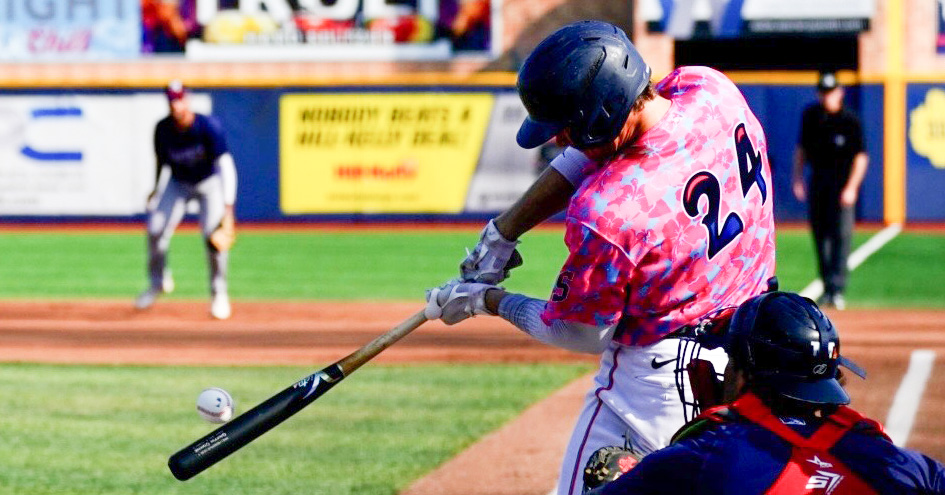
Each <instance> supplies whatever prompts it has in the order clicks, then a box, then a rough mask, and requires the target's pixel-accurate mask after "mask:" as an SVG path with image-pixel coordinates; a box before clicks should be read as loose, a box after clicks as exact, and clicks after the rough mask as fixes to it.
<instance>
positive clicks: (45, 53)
mask: <svg viewBox="0 0 945 495" xmlns="http://www.w3.org/2000/svg"><path fill="white" fill-rule="evenodd" d="M4 5H5V6H4V11H3V13H2V15H3V23H2V24H0V60H29V61H35V60H78V61H83V60H102V59H116V58H133V57H139V56H140V53H141V8H140V4H139V0H7V1H6V2H4Z"/></svg>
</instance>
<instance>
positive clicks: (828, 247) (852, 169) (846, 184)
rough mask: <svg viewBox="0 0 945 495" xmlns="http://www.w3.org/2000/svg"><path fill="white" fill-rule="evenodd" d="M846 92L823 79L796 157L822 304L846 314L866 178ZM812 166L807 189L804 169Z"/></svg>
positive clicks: (827, 76)
mask: <svg viewBox="0 0 945 495" xmlns="http://www.w3.org/2000/svg"><path fill="white" fill-rule="evenodd" d="M843 93H844V89H843V87H842V86H841V85H840V84H839V82H838V81H837V76H836V75H835V74H834V73H832V72H825V73H822V74H821V75H820V79H819V81H818V83H817V95H818V97H817V99H818V102H817V103H813V104H811V105H809V106H808V107H807V108H806V109H804V114H803V116H802V118H801V132H800V137H799V139H798V147H797V151H796V152H795V155H794V174H793V175H794V180H793V189H794V196H796V197H797V199H798V200H799V201H805V200H808V199H809V200H810V202H809V205H808V214H809V218H810V225H811V230H813V233H814V244H815V245H816V248H817V262H818V267H819V270H820V278H821V280H823V282H824V294H823V296H822V297H821V298H820V299H819V300H818V302H819V303H820V304H821V305H823V306H827V307H835V308H837V309H844V308H845V306H846V301H845V300H844V297H843V291H844V289H845V288H846V284H847V257H848V256H849V254H850V242H851V240H852V237H853V222H854V206H855V205H856V199H857V195H858V194H859V190H860V184H861V183H862V182H863V176H864V175H865V174H866V166H867V160H868V159H867V155H866V152H865V150H864V144H863V130H862V127H861V126H860V121H859V119H858V118H857V117H856V116H855V115H853V114H852V113H850V112H849V111H848V110H847V109H846V108H844V107H843V96H844V94H843ZM805 163H810V165H811V173H810V182H809V183H808V185H809V187H805V182H804V164H805Z"/></svg>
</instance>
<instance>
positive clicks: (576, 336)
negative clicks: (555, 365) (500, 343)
mask: <svg viewBox="0 0 945 495" xmlns="http://www.w3.org/2000/svg"><path fill="white" fill-rule="evenodd" d="M498 292H499V291H497V290H490V291H488V292H486V307H487V309H489V310H490V311H491V309H492V308H489V306H490V301H489V296H490V294H492V295H493V297H495V298H497V299H498V300H499V303H498V307H497V308H496V309H497V310H498V314H499V316H501V317H502V318H504V319H505V320H507V321H508V322H509V323H511V324H513V325H515V326H516V328H518V329H519V330H521V331H523V332H525V333H527V334H528V335H531V336H532V337H534V338H535V339H537V340H538V341H540V342H543V343H545V344H548V345H553V346H555V347H561V348H563V349H567V350H569V351H574V352H582V353H587V354H600V353H601V352H603V351H604V349H606V348H607V345H608V344H609V343H610V341H611V340H612V339H613V336H614V330H615V328H616V326H615V325H611V326H607V327H596V326H593V325H587V324H584V323H578V322H576V321H566V320H555V321H553V322H552V324H551V325H546V324H545V322H544V321H542V319H541V313H542V311H544V309H545V304H546V303H545V301H543V300H541V299H534V298H531V297H527V296H523V295H521V294H508V293H506V292H505V291H502V293H501V295H500V294H498ZM493 293H495V294H493Z"/></svg>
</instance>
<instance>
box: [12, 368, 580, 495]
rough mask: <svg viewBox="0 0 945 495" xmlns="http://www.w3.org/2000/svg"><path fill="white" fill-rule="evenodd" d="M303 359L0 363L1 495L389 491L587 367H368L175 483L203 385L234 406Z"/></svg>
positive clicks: (196, 426) (201, 429)
mask: <svg viewBox="0 0 945 495" xmlns="http://www.w3.org/2000/svg"><path fill="white" fill-rule="evenodd" d="M311 371H312V370H311V369H302V368H296V367H259V368H185V367H177V368H173V367H127V366H126V367H109V366H47V365H10V364H8V365H0V396H2V397H3V414H0V431H2V432H3V433H2V437H3V440H2V441H0V465H2V466H3V468H2V469H0V493H4V494H11V495H12V494H16V495H92V494H95V495H112V494H114V495H131V494H138V495H151V494H153V495H173V494H200V495H206V494H210V493H220V494H226V495H242V494H246V495H260V494H265V495H279V494H285V495H296V494H302V493H304V494H329V493H330V494H351V495H392V494H394V493H396V492H397V490H399V489H402V488H404V487H405V486H406V485H407V484H409V482H411V481H412V480H414V479H416V478H418V477H420V476H421V475H422V474H424V473H426V472H428V471H429V470H431V469H432V468H434V467H435V466H436V465H438V464H439V463H442V462H443V461H445V460H446V459H448V458H450V457H451V456H452V455H455V454H456V453H457V452H459V451H461V450H462V449H463V448H465V447H467V446H469V445H470V444H471V443H473V442H474V441H475V440H476V439H478V438H479V437H481V436H482V435H483V434H485V433H487V432H489V431H491V430H493V429H495V428H497V427H498V426H500V425H501V424H503V423H505V422H506V421H508V420H509V419H511V418H512V417H514V416H516V415H517V414H519V413H520V412H521V411H522V410H523V409H524V408H525V407H526V406H528V405H529V404H531V403H533V402H535V401H537V400H539V399H540V398H542V397H544V396H547V395H548V394H550V393H551V392H552V391H554V390H556V389H558V388H560V387H561V386H563V385H564V384H566V383H567V382H569V381H571V380H573V379H575V378H576V377H578V376H581V375H582V374H584V373H587V372H589V371H590V367H589V366H588V365H580V364H558V365H495V364H490V365H452V364H451V365H417V366H370V367H366V368H364V369H362V370H360V371H358V373H357V374H356V375H352V376H351V377H350V378H348V379H347V380H346V381H345V384H344V386H342V387H337V388H335V389H333V390H332V391H331V392H329V393H328V394H327V395H325V397H323V398H321V399H319V401H318V405H317V407H309V408H307V409H305V410H303V411H301V412H300V413H298V414H297V415H296V416H294V417H293V418H291V419H289V420H288V421H287V422H286V423H284V424H283V425H281V426H279V427H278V428H276V429H274V430H272V431H270V432H269V433H267V434H266V435H264V436H263V437H261V438H259V439H258V440H256V441H255V442H254V443H253V444H251V445H249V446H247V447H245V448H244V449H242V450H240V451H239V452H237V453H235V454H233V455H232V456H231V457H229V458H227V459H226V460H224V461H222V462H221V463H219V464H217V465H216V466H214V467H212V468H210V469H209V470H208V471H206V472H205V473H203V474H201V475H199V476H197V477H195V478H194V479H192V480H190V481H187V482H186V483H181V482H178V481H177V480H175V479H174V478H173V477H172V476H171V474H170V471H168V469H167V466H166V464H167V458H168V456H170V455H171V454H173V453H174V452H175V451H177V450H178V449H179V448H181V447H184V446H185V445H187V444H189V443H190V442H192V441H193V440H196V439H197V438H199V437H200V436H202V435H204V434H206V433H208V432H209V431H211V430H212V428H213V425H211V424H210V423H207V422H204V421H203V420H202V419H200V418H199V416H198V415H197V412H196V410H195V409H194V402H193V401H195V400H196V397H197V395H198V393H199V392H200V390H202V389H203V388H205V387H208V386H220V387H223V388H226V389H227V390H229V391H230V392H231V394H232V395H233V396H234V399H235V400H236V402H237V408H238V411H237V412H241V411H244V410H245V409H246V408H247V407H248V406H252V405H255V404H256V403H259V402H261V401H262V400H264V399H266V398H267V397H269V396H270V395H272V394H273V393H275V392H277V391H278V390H281V389H282V388H284V387H286V386H288V385H289V384H291V383H292V382H293V381H295V380H297V379H298V378H301V377H302V376H305V375H307V374H308V373H310V372H311Z"/></svg>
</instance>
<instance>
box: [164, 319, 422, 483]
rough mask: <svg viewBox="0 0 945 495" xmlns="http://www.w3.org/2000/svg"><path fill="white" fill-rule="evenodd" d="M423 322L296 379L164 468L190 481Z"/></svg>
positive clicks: (393, 331)
mask: <svg viewBox="0 0 945 495" xmlns="http://www.w3.org/2000/svg"><path fill="white" fill-rule="evenodd" d="M425 321H426V318H425V317H424V316H423V311H420V312H418V313H417V314H415V315H413V316H411V317H410V318H408V319H407V320H405V321H404V322H402V323H401V324H399V325H397V326H396V327H394V328H393V329H391V330H390V331H388V332H387V333H385V334H383V335H381V336H379V337H377V338H376V339H374V340H372V341H371V342H369V343H368V344H366V345H365V346H364V347H362V348H361V349H358V350H357V351H355V352H353V353H351V354H350V355H348V356H347V357H345V358H344V359H341V360H340V361H338V362H336V363H334V364H332V365H330V366H328V367H326V368H325V369H323V370H321V371H319V372H317V373H314V374H312V375H309V376H307V377H305V378H303V379H302V380H299V381H298V382H297V383H295V384H293V385H292V386H291V387H289V388H287V389H285V390H283V391H281V392H279V393H278V394H276V395H274V396H272V397H270V398H269V399H268V400H266V401H265V402H262V403H260V404H259V405H257V406H256V407H254V408H252V409H250V410H249V411H246V412H245V413H243V414H241V415H239V416H237V417H236V418H234V419H233V420H231V421H230V422H228V423H226V424H224V425H223V426H221V427H219V428H217V429H216V430H213V431H212V432H210V433H209V434H207V435H205V436H204V437H203V438H201V439H200V440H197V441H196V442H194V443H192V444H190V445H188V446H187V447H184V448H183V449H181V450H179V451H178V452H177V453H175V454H174V455H172V456H171V457H170V459H168V461H167V467H168V468H170V470H171V473H172V474H173V475H174V477H175V478H177V479H178V480H180V481H185V480H189V479H190V478H193V477H194V476H196V475H198V474H200V473H201V472H203V471H204V470H205V469H207V468H209V467H210V466H212V465H214V464H216V463H217V462H219V461H221V460H223V459H224V458H226V457H227V456H228V455H230V454H232V453H233V452H236V451H237V450H239V449H240V448H242V447H243V446H244V445H246V444H248V443H249V442H252V441H253V440H255V439H256V438H258V437H259V436H260V435H262V434H263V433H266V432H267V431H269V430H271V429H273V428H275V427H276V426H278V425H279V424H280V423H282V422H283V421H285V420H286V419H288V418H289V417H291V416H292V415H293V414H295V413H297V412H299V411H301V410H302V408H304V407H305V406H307V405H309V404H310V403H312V401H314V400H315V399H317V398H319V397H321V396H322V395H323V394H324V393H325V392H327V391H328V390H329V389H331V388H332V387H333V386H335V384H336V383H338V382H339V381H341V380H342V379H344V378H345V376H347V375H348V374H350V373H352V372H353V371H354V370H356V369H358V367H360V366H361V365H362V364H364V363H366V362H367V361H368V360H370V359H371V358H373V357H374V356H376V355H377V354H378V353H380V352H381V351H383V350H384V349H386V348H387V347H389V346H390V345H392V344H393V343H394V342H396V341H397V340H399V339H400V338H401V337H403V336H405V335H407V334H408V333H410V332H411V331H413V330H414V329H416V328H417V327H419V326H420V325H421V324H423V322H425Z"/></svg>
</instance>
